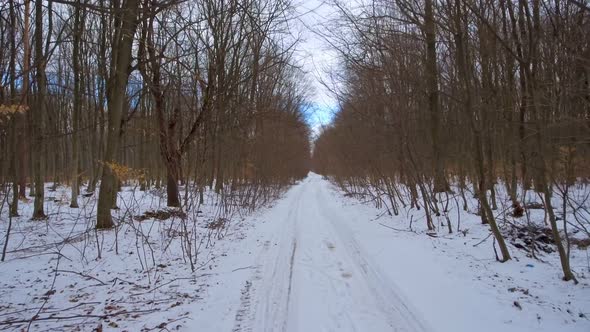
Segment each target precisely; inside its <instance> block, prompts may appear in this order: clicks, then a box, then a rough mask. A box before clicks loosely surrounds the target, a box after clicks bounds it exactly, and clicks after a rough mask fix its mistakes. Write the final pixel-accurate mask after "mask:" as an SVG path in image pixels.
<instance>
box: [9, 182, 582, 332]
mask: <svg viewBox="0 0 590 332" xmlns="http://www.w3.org/2000/svg"><path fill="white" fill-rule="evenodd" d="M68 195H69V190H68V188H65V187H58V188H57V190H56V191H54V192H49V193H48V196H49V197H52V201H50V202H48V203H47V212H48V214H49V219H48V220H46V221H31V220H29V216H30V209H31V208H32V207H31V205H32V202H30V203H26V204H21V214H22V215H23V217H20V218H15V219H13V220H12V226H13V228H12V232H11V236H10V239H9V243H8V253H7V257H6V262H4V263H0V329H7V330H19V331H20V330H22V329H25V330H26V329H27V327H29V328H30V330H31V331H45V330H56V331H60V330H66V331H89V330H92V329H95V328H96V327H97V326H99V325H102V329H103V330H104V331H111V330H127V331H140V330H143V331H152V330H154V331H160V330H183V331H197V330H199V331H453V332H455V331H494V332H496V331H590V319H589V318H588V317H590V285H589V283H590V280H589V278H590V267H589V264H590V263H589V260H588V252H587V249H578V248H577V247H572V252H571V256H572V257H571V263H572V268H573V269H574V270H575V273H576V276H577V278H578V280H579V282H580V283H579V284H578V285H574V284H573V283H571V282H569V283H566V282H564V281H562V280H561V279H560V276H561V274H560V267H559V259H558V256H557V254H556V253H554V252H553V253H545V252H543V251H542V250H539V252H538V253H537V257H538V259H534V258H530V257H527V251H526V250H523V249H518V248H517V247H515V244H516V245H517V246H518V241H519V239H518V238H515V239H513V240H510V239H509V242H510V243H511V244H510V250H511V253H512V255H513V259H512V260H511V261H509V262H507V263H498V262H496V260H495V255H494V250H493V247H492V246H493V241H492V238H491V237H489V227H487V226H485V225H481V222H480V221H479V217H478V216H477V215H476V214H475V213H474V211H476V210H477V207H476V205H475V204H476V202H475V200H473V202H470V204H472V205H470V206H469V211H462V210H461V211H457V210H456V209H452V207H451V208H450V209H449V211H450V216H451V220H452V221H453V227H454V228H455V230H454V233H452V234H448V233H447V230H446V227H440V228H439V230H438V233H437V234H436V235H435V234H432V233H429V232H427V231H426V229H425V224H426V223H425V221H424V213H423V211H418V210H415V209H413V210H409V209H408V210H403V211H401V213H400V215H399V216H389V215H388V214H387V213H385V211H383V210H380V209H376V208H374V207H373V206H370V205H368V204H367V203H363V202H359V201H358V200H356V199H353V198H348V197H344V195H342V193H340V192H339V191H338V190H337V188H335V187H334V186H333V185H332V184H331V183H330V182H328V181H327V180H324V179H322V177H321V176H319V175H315V174H310V176H308V178H306V179H305V180H303V181H301V182H300V183H298V184H296V185H295V186H293V187H292V188H290V189H289V190H288V191H287V192H286V193H285V194H284V197H282V198H281V199H279V200H277V201H275V203H274V204H273V206H267V207H265V208H263V209H260V210H258V211H257V212H255V213H253V214H248V215H246V214H240V213H234V214H233V215H232V216H231V217H228V218H221V219H220V218H219V215H220V209H221V207H220V206H217V205H215V203H214V202H215V199H214V195H213V194H211V193H210V194H209V195H208V196H207V197H206V204H205V205H201V206H199V207H198V208H195V209H192V210H189V211H186V213H187V214H188V216H187V218H184V216H183V215H182V214H181V213H180V212H179V211H176V210H169V211H168V214H166V213H162V212H161V211H165V210H163V209H164V206H163V205H164V204H165V200H162V199H161V198H162V193H161V192H158V191H151V192H139V191H138V190H135V189H133V188H124V191H123V192H122V193H121V194H120V200H119V206H120V207H121V209H120V210H118V211H117V212H116V215H117V217H118V220H123V221H124V222H123V223H121V224H120V225H119V226H118V227H117V229H116V230H111V231H101V232H96V231H94V230H93V228H92V216H93V213H94V208H95V205H96V202H95V201H96V198H95V196H90V197H84V198H81V208H80V209H70V208H69V207H68V205H69V204H68V202H69V199H68ZM146 211H160V213H156V214H149V213H148V214H146V213H145V212H146ZM2 213H3V215H2V222H1V223H0V235H1V236H2V239H0V244H3V243H4V241H5V240H4V237H5V234H6V228H7V222H6V217H5V215H4V214H5V212H2ZM454 214H456V216H454ZM141 216H144V218H138V217H141ZM457 216H459V217H460V226H461V230H462V231H457V229H456V228H457V226H458V225H457V221H458V218H457ZM153 217H157V218H165V217H169V218H166V219H165V220H160V219H157V218H153ZM181 217H182V218H181ZM141 219H144V220H141ZM441 219H443V218H442V217H441ZM508 219H509V218H508ZM530 219H531V220H533V221H537V222H539V223H542V222H543V213H542V212H539V211H534V212H532V213H531V218H530ZM441 221H444V220H439V221H437V225H440V222H441ZM510 221H511V223H517V222H518V221H515V220H510ZM186 234H188V236H186ZM189 248H190V249H189ZM195 253H198V255H197V259H196V260H195V259H194V258H195V257H194V256H195ZM189 257H192V258H193V262H194V270H195V271H194V272H193V271H192V269H191V263H190V259H189ZM32 318H35V319H34V320H33V319H32Z"/></svg>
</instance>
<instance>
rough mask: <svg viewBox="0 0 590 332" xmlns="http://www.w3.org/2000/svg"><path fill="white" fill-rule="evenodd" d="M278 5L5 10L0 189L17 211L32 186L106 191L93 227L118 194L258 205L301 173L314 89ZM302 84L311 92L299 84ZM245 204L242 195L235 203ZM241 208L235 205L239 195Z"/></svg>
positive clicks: (15, 5) (172, 3)
mask: <svg viewBox="0 0 590 332" xmlns="http://www.w3.org/2000/svg"><path fill="white" fill-rule="evenodd" d="M290 13H291V7H290V4H289V3H288V2H286V1H283V0H263V1H250V0H229V1H226V0H191V1H180V0H120V1H107V0H81V1H69V0H47V1H30V0H7V1H2V2H1V3H0V82H1V85H0V105H1V106H0V155H1V156H2V158H1V162H0V172H1V173H0V181H2V183H4V184H11V197H10V206H11V213H12V215H17V214H18V203H19V197H20V198H24V197H25V194H26V192H27V185H30V194H31V195H32V196H34V212H33V215H32V217H33V218H34V219H40V218H44V217H45V212H44V204H43V202H44V183H45V182H46V181H48V182H53V183H54V185H58V184H68V185H70V186H72V193H73V194H72V197H71V207H77V206H78V196H79V194H80V190H79V188H80V187H81V186H82V185H86V186H87V187H86V188H87V189H86V190H87V191H88V192H94V191H95V190H96V189H98V188H97V186H99V189H100V190H99V198H98V207H97V227H98V228H110V227H112V225H113V221H112V219H111V213H110V209H111V208H113V207H115V206H116V197H117V191H118V189H119V187H120V186H121V181H120V177H119V176H117V175H118V174H117V173H121V172H125V173H127V174H129V173H131V174H134V176H133V177H134V180H136V181H139V185H140V187H141V189H142V190H145V189H147V188H152V187H160V186H165V187H166V190H167V204H168V206H174V207H177V206H180V205H181V197H180V195H179V184H180V183H183V184H186V188H187V191H189V190H192V191H194V192H199V193H200V195H201V200H202V197H203V191H204V188H205V187H206V186H208V187H210V188H211V189H214V190H216V191H217V192H218V193H221V194H222V195H223V197H232V196H236V195H238V196H239V197H238V198H237V199H238V200H239V204H242V205H246V206H254V204H256V203H257V202H258V201H259V200H260V198H261V197H265V196H268V195H270V194H272V193H275V192H276V190H277V188H279V187H282V186H284V185H287V184H289V183H290V182H292V181H293V180H294V179H297V178H301V177H303V176H305V175H306V173H307V169H308V164H309V151H310V148H309V129H308V127H307V125H306V122H305V119H304V114H303V109H304V106H305V104H306V93H307V86H306V85H305V84H304V80H303V79H302V77H301V76H302V73H301V72H300V70H299V69H298V68H297V67H296V66H295V61H294V59H293V58H292V55H293V51H294V46H295V41H292V42H291V41H290V40H292V39H293V38H291V37H290V32H289V30H288V28H289V26H288V25H289V21H290V20H291V19H292V18H291V17H290V15H291V14H290ZM302 82H303V83H302ZM234 198H236V197H233V198H232V199H234ZM234 201H235V199H234Z"/></svg>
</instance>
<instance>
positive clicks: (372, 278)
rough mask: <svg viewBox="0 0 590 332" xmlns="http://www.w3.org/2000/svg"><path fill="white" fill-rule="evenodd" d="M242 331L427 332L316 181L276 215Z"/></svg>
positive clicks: (258, 265)
mask: <svg viewBox="0 0 590 332" xmlns="http://www.w3.org/2000/svg"><path fill="white" fill-rule="evenodd" d="M271 213H273V217H274V218H281V219H283V222H281V223H280V225H277V226H278V227H277V228H278V230H277V231H276V232H274V234H272V236H271V237H270V238H269V239H268V240H266V241H264V243H263V248H262V250H261V252H260V255H259V257H258V258H257V259H256V269H255V273H254V277H253V279H252V280H251V281H249V283H248V284H247V286H246V287H247V289H246V290H245V293H246V294H245V295H244V298H245V301H243V302H242V305H241V307H240V309H239V312H240V314H239V315H238V318H237V321H236V323H237V325H236V330H254V331H335V330H343V329H344V330H352V331H426V330H428V329H427V328H426V327H425V324H424V323H423V322H422V321H421V320H420V318H419V316H418V315H416V314H415V313H414V311H413V309H412V308H411V306H410V305H409V302H408V301H407V299H404V298H403V296H402V295H401V293H400V291H399V290H398V289H397V287H396V286H395V283H394V282H393V281H392V280H390V279H388V278H387V277H386V276H385V275H384V274H383V273H382V272H381V270H380V268H379V266H378V265H376V264H375V263H374V262H372V261H371V258H370V257H369V255H367V253H366V252H365V251H364V250H363V248H362V247H361V246H359V244H358V243H357V240H356V239H355V236H354V233H353V232H352V231H351V229H349V228H348V227H347V225H346V221H347V218H348V219H350V218H349V217H348V216H347V215H346V214H343V213H341V212H340V206H339V205H338V204H337V203H336V202H334V200H333V198H332V196H331V195H329V193H328V192H327V191H326V186H325V181H324V180H322V179H321V177H319V176H318V175H311V176H310V177H308V178H307V179H305V180H304V181H303V182H302V183H301V184H299V185H298V186H297V187H296V188H294V189H292V190H291V191H290V192H289V193H288V195H287V197H286V198H285V199H284V200H283V201H282V202H280V204H279V205H278V206H276V207H275V209H273V210H272V211H271Z"/></svg>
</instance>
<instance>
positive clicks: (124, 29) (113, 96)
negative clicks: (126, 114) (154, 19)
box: [96, 0, 139, 229]
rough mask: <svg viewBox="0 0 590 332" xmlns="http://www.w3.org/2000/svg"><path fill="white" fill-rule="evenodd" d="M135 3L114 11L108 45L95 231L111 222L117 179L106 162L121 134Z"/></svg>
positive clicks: (113, 155)
mask: <svg viewBox="0 0 590 332" xmlns="http://www.w3.org/2000/svg"><path fill="white" fill-rule="evenodd" d="M138 10H139V1H138V0H128V1H126V2H124V3H123V6H122V7H121V8H117V9H116V10H115V11H116V15H117V18H118V20H116V21H117V22H118V24H119V25H118V26H116V28H115V32H114V36H113V43H112V50H113V54H112V61H111V72H110V75H109V81H108V84H107V91H108V92H107V99H108V100H107V105H108V131H107V144H106V148H105V152H104V158H103V160H104V162H105V163H106V164H107V165H104V166H103V172H102V179H101V182H100V193H99V196H98V208H97V215H96V228H99V229H100V228H111V227H113V220H112V217H111V207H112V206H113V197H114V195H115V194H116V191H117V179H116V177H115V174H114V173H113V170H112V169H111V168H110V167H108V163H114V162H116V156H117V150H118V148H119V139H120V135H121V120H122V114H123V107H124V106H125V98H126V88H127V82H128V79H129V65H130V64H131V48H132V46H133V38H134V35H135V30H136V28H137V15H138Z"/></svg>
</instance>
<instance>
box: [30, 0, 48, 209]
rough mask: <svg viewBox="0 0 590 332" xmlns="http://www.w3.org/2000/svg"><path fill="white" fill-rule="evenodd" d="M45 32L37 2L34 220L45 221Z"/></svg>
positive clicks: (41, 5) (38, 2) (40, 7)
mask: <svg viewBox="0 0 590 332" xmlns="http://www.w3.org/2000/svg"><path fill="white" fill-rule="evenodd" d="M43 30H44V26H43V2H42V1H37V2H35V70H36V79H37V94H36V96H35V112H34V113H33V128H34V130H33V132H34V136H35V144H34V146H33V157H34V160H33V168H34V174H35V202H34V204H33V205H34V207H33V219H45V218H46V217H47V216H46V215H45V211H44V209H43V205H44V200H45V182H44V181H45V179H44V177H45V174H44V163H43V159H44V158H43V145H44V140H43V133H44V130H45V128H44V125H45V123H44V122H45V121H44V118H45V112H46V108H45V94H46V89H47V87H46V84H47V82H46V81H47V79H46V76H45V66H46V59H45V57H44V56H43ZM48 38H49V37H48Z"/></svg>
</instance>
